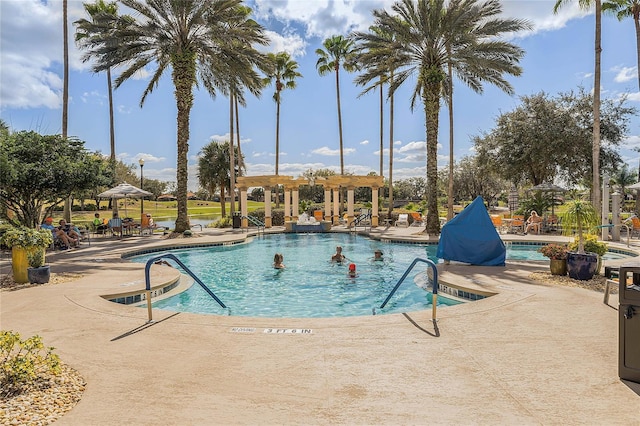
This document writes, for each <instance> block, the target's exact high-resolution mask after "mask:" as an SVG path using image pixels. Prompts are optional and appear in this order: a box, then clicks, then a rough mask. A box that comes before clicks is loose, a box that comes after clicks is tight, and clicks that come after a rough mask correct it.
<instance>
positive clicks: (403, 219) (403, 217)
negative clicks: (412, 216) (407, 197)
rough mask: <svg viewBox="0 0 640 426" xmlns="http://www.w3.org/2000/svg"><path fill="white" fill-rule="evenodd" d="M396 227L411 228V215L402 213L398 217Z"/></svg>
mask: <svg viewBox="0 0 640 426" xmlns="http://www.w3.org/2000/svg"><path fill="white" fill-rule="evenodd" d="M396 226H404V227H405V228H408V227H409V215H408V214H407V213H400V214H399V215H398V220H396Z"/></svg>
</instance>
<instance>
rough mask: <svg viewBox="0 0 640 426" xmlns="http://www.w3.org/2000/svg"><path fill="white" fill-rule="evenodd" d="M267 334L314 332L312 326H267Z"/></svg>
mask: <svg viewBox="0 0 640 426" xmlns="http://www.w3.org/2000/svg"><path fill="white" fill-rule="evenodd" d="M263 333H265V334H313V330H312V329H310V328H265V329H264V331H263Z"/></svg>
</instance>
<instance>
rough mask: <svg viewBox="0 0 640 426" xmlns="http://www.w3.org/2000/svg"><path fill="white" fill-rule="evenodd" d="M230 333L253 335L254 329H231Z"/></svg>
mask: <svg viewBox="0 0 640 426" xmlns="http://www.w3.org/2000/svg"><path fill="white" fill-rule="evenodd" d="M231 332H232V333H255V332H256V329H255V328H251V327H233V328H231Z"/></svg>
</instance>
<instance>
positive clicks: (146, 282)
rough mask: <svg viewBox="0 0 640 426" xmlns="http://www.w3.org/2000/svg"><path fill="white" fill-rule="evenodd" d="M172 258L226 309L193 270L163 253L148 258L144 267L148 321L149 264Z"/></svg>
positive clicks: (149, 306)
mask: <svg viewBox="0 0 640 426" xmlns="http://www.w3.org/2000/svg"><path fill="white" fill-rule="evenodd" d="M166 258H169V259H173V260H174V261H175V262H176V263H177V264H178V265H180V267H181V268H182V269H183V270H184V271H185V272H186V273H187V274H189V276H190V277H191V278H193V279H194V281H195V282H197V283H198V284H200V287H202V288H203V289H204V291H206V292H207V293H208V294H209V296H211V297H212V298H213V299H214V300H215V301H216V302H218V304H219V305H220V306H221V307H222V308H224V309H227V306H226V305H225V304H224V303H222V301H221V300H220V299H218V296H216V295H215V294H214V293H213V291H211V289H210V288H209V287H207V285H206V284H205V283H203V282H202V280H200V278H198V277H197V276H196V274H194V273H193V272H191V269H189V268H188V267H187V266H186V265H185V264H184V263H182V262H181V261H180V260H179V259H178V258H177V257H176V256H175V255H173V254H163V255H161V256H156V257H153V258H151V259H149V260H147V264H146V265H145V267H144V281H145V290H146V297H147V312H148V314H149V322H151V321H153V318H152V315H151V274H150V270H151V265H153V264H154V263H156V262H157V261H159V260H161V259H166Z"/></svg>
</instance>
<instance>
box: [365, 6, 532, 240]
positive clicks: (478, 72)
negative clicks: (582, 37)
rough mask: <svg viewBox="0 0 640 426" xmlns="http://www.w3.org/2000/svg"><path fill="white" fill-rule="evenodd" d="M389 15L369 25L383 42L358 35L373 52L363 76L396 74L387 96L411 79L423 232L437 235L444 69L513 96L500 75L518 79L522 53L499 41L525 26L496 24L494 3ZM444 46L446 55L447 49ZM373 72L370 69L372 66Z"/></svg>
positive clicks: (476, 86)
mask: <svg viewBox="0 0 640 426" xmlns="http://www.w3.org/2000/svg"><path fill="white" fill-rule="evenodd" d="M392 9H393V12H394V14H390V13H388V12H386V11H384V10H375V11H374V12H373V14H374V17H375V25H376V26H381V27H383V28H387V29H388V31H390V32H391V33H393V34H394V35H395V40H394V41H392V42H388V41H386V40H384V39H382V38H381V37H379V36H377V35H375V34H372V33H370V34H358V37H359V38H361V39H363V40H364V42H365V45H369V46H371V47H373V49H375V50H377V53H374V54H373V56H372V57H371V58H370V60H371V62H372V64H373V65H372V66H371V67H370V68H369V69H368V70H367V71H366V72H365V75H366V74H369V75H368V78H370V79H373V78H377V77H378V76H380V75H382V74H383V73H384V72H386V71H387V70H388V68H389V63H388V61H389V58H390V57H392V59H391V60H392V64H391V65H392V66H393V68H394V69H395V70H396V71H395V74H394V80H393V82H392V83H391V86H390V92H391V93H393V92H395V91H396V90H397V89H398V87H400V86H401V85H402V84H403V83H404V82H405V81H407V79H408V78H409V77H411V76H414V77H415V81H416V86H415V88H414V90H413V94H412V97H411V108H412V109H413V108H414V106H415V104H416V102H417V101H418V100H421V101H422V104H423V107H424V111H425V124H426V143H427V165H426V168H427V187H428V189H427V209H428V211H427V226H426V232H428V233H429V234H431V235H437V234H438V233H439V232H440V220H439V215H438V167H437V166H438V163H437V153H438V140H437V137H438V121H439V112H440V100H441V97H442V96H443V92H444V91H443V85H444V84H445V83H446V78H447V77H446V72H445V69H444V68H445V67H446V66H447V64H448V63H449V62H450V63H451V64H452V67H453V72H454V73H455V74H456V76H457V77H458V78H459V79H460V80H461V81H463V82H464V83H465V84H467V85H468V86H469V87H471V88H472V89H473V90H475V91H476V92H479V93H481V92H482V89H483V88H482V84H483V83H485V82H488V83H492V84H494V85H495V86H497V87H499V88H500V89H502V90H504V91H505V92H507V93H510V94H511V93H513V89H512V87H511V85H510V84H509V82H507V81H506V80H505V78H504V77H503V74H510V75H516V76H517V75H519V74H520V73H521V72H522V70H521V68H520V67H519V66H518V62H519V60H520V58H521V57H522V56H523V54H524V51H523V50H522V49H520V48H519V47H517V46H515V45H513V44H511V43H508V42H506V41H503V40H501V39H499V37H500V36H501V35H502V34H504V33H511V32H516V31H520V30H522V29H525V28H528V27H529V25H528V23H527V22H526V21H522V20H516V19H503V18H496V16H497V15H499V14H500V13H501V12H502V10H501V9H502V8H501V5H500V2H499V1H498V0H488V1H484V2H480V1H479V0H451V1H449V2H446V1H445V0H418V1H416V2H414V1H413V0H402V1H400V2H397V3H395V4H394V5H393V6H392ZM448 46H450V49H448V48H447V47H448ZM376 63H377V64H378V65H379V66H377V67H376V66H375V64H376Z"/></svg>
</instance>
